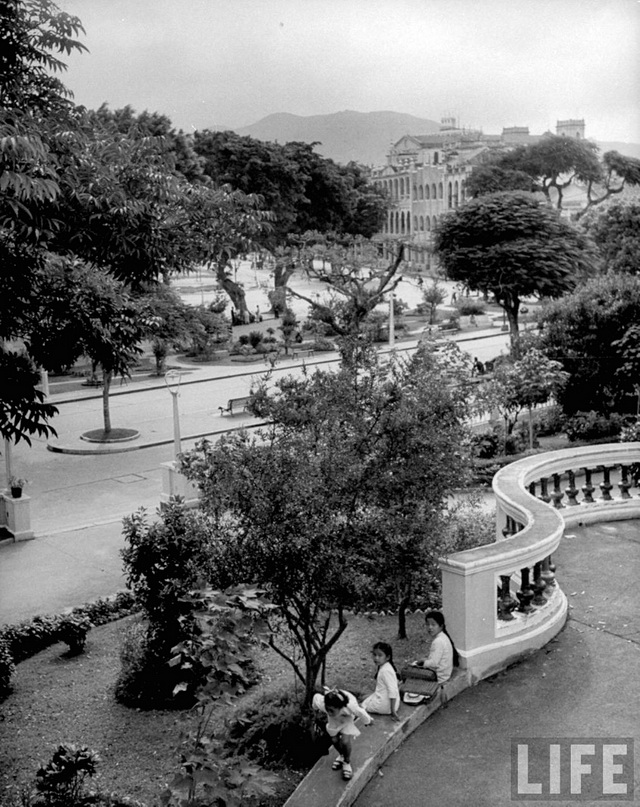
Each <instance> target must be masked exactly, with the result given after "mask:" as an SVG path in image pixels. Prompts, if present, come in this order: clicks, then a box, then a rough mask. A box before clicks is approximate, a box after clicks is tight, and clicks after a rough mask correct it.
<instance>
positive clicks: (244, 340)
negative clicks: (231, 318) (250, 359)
mask: <svg viewBox="0 0 640 807" xmlns="http://www.w3.org/2000/svg"><path fill="white" fill-rule="evenodd" d="M238 344H239V345H241V346H242V345H248V344H249V334H248V333H243V334H242V335H241V336H239V337H238Z"/></svg>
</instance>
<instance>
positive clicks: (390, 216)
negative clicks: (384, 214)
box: [389, 213, 394, 233]
mask: <svg viewBox="0 0 640 807" xmlns="http://www.w3.org/2000/svg"><path fill="white" fill-rule="evenodd" d="M389 232H390V233H393V232H394V229H393V213H391V214H390V215H389Z"/></svg>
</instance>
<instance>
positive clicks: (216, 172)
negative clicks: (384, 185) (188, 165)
mask: <svg viewBox="0 0 640 807" xmlns="http://www.w3.org/2000/svg"><path fill="white" fill-rule="evenodd" d="M315 145H316V144H313V143H311V144H309V143H301V142H291V143H286V144H284V145H281V144H278V143H265V142H262V141H260V140H256V139H254V138H252V137H247V136H241V135H238V134H235V133H234V132H230V131H227V132H211V131H208V130H204V131H202V132H195V134H194V148H195V150H196V152H197V154H198V155H199V156H200V157H201V158H202V159H203V160H204V165H205V167H204V172H205V174H206V175H207V176H208V177H210V178H211V179H212V180H213V181H214V182H215V183H216V184H217V185H223V184H228V185H230V186H231V187H232V188H234V189H236V190H240V191H243V192H244V193H246V194H258V195H260V196H261V197H262V200H263V204H264V206H265V208H267V209H268V210H270V211H272V213H273V215H274V221H273V228H272V230H271V232H270V233H269V234H268V235H267V237H266V238H264V239H263V243H264V244H265V245H266V246H267V247H268V248H269V249H273V248H274V247H275V246H276V245H277V244H283V243H285V242H286V241H287V240H288V239H289V237H290V236H296V235H301V234H302V233H304V232H306V231H307V230H319V231H321V232H326V231H328V230H335V231H338V232H341V233H350V234H353V235H356V234H358V235H364V236H367V237H368V236H371V235H373V234H374V233H375V232H377V230H378V229H379V225H380V220H381V217H382V215H383V212H384V210H385V208H386V201H385V199H384V197H383V196H382V195H381V194H380V193H379V192H378V191H377V190H376V189H375V188H374V187H373V186H372V185H370V184H369V183H368V181H367V176H366V173H365V171H364V169H363V168H362V167H360V166H358V165H357V164H355V163H349V165H347V166H341V165H338V164H337V163H334V162H333V160H330V159H327V158H325V157H321V156H320V155H319V154H317V153H316V152H315V151H314V146H315Z"/></svg>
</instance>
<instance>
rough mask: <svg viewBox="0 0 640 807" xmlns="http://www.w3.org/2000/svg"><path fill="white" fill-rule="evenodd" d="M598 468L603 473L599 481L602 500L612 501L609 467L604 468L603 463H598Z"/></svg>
mask: <svg viewBox="0 0 640 807" xmlns="http://www.w3.org/2000/svg"><path fill="white" fill-rule="evenodd" d="M598 468H599V469H601V470H602V472H603V474H604V479H603V480H602V482H600V490H601V491H602V501H604V502H610V501H613V499H612V497H611V492H610V491H611V489H612V488H613V485H612V484H611V468H605V466H604V465H599V466H598Z"/></svg>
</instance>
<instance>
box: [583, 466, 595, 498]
mask: <svg viewBox="0 0 640 807" xmlns="http://www.w3.org/2000/svg"><path fill="white" fill-rule="evenodd" d="M583 470H584V485H583V486H582V492H583V493H584V504H593V491H594V490H595V488H594V486H593V485H592V484H591V468H583Z"/></svg>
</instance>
